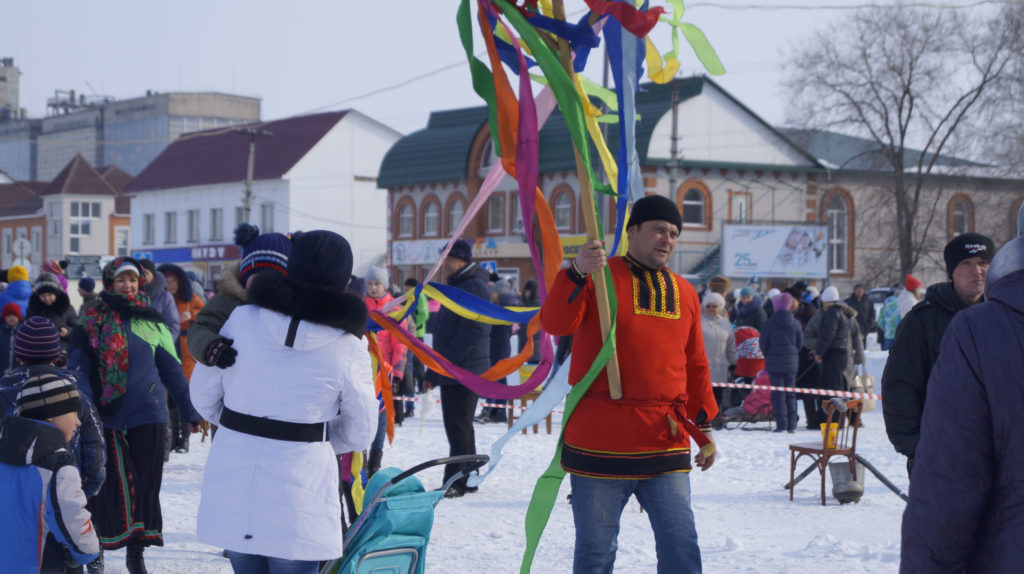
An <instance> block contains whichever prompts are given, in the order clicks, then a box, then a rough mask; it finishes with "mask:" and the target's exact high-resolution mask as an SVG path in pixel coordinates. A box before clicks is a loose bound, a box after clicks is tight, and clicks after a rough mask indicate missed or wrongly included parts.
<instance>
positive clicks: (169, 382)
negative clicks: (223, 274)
mask: <svg viewBox="0 0 1024 574" xmlns="http://www.w3.org/2000/svg"><path fill="white" fill-rule="evenodd" d="M139 271H140V268H139V264H138V262H136V261H135V260H134V259H131V258H128V257H119V258H117V259H115V260H114V261H112V262H110V263H108V264H107V266H106V267H104V268H103V292H101V293H100V297H99V299H100V300H99V303H98V304H97V305H96V306H95V307H93V308H91V309H89V310H88V311H86V313H85V316H84V317H83V320H82V324H80V325H79V326H77V327H75V330H74V331H73V333H72V337H71V347H70V352H69V356H68V368H69V370H72V369H78V371H79V373H80V374H79V378H78V385H79V390H80V391H81V392H82V393H83V394H84V395H85V396H88V397H89V398H90V399H92V401H93V403H94V404H95V405H96V407H97V408H98V410H99V412H100V417H101V418H102V420H103V427H104V429H105V431H104V432H105V438H106V441H107V480H106V482H105V483H104V484H103V488H102V489H101V490H100V492H99V494H97V495H96V496H95V497H94V498H92V499H91V500H90V501H89V509H90V511H91V512H92V517H93V524H94V525H95V527H96V530H97V534H98V535H99V538H100V543H101V544H102V546H103V547H104V548H106V549H107V550H114V549H117V548H121V547H124V546H127V547H128V552H127V567H128V571H129V572H130V573H132V574H135V573H145V572H146V567H145V563H144V562H143V559H142V553H143V549H144V548H145V547H146V546H163V543H164V542H163V535H162V533H161V529H162V527H163V520H162V516H161V512H160V480H161V476H162V475H163V451H164V448H163V444H164V433H165V432H166V430H165V424H166V422H167V399H166V396H167V393H170V395H171V397H172V398H173V399H174V402H175V403H177V405H178V408H179V410H180V412H181V415H182V416H183V417H184V418H185V420H187V421H189V423H190V425H189V426H190V430H191V431H192V432H197V431H198V429H199V423H200V422H201V420H202V419H201V418H200V416H199V415H198V414H197V413H196V411H195V409H194V408H193V407H192V402H191V401H190V400H189V395H188V381H187V380H186V379H185V376H184V374H182V370H181V363H180V362H179V361H178V358H177V355H176V354H175V352H174V341H173V340H172V339H171V333H170V331H169V330H168V329H167V325H165V324H164V322H163V319H162V317H161V315H160V313H159V312H158V311H156V310H155V309H153V308H152V307H150V306H149V298H148V297H147V296H146V294H145V292H144V291H142V290H141V289H140V287H142V286H143V283H144V281H145V280H144V279H143V277H142V275H141V274H140V272H139Z"/></svg>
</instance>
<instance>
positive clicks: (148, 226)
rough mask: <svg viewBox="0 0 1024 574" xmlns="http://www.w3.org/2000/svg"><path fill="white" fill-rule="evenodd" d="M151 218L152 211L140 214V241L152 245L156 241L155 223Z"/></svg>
mask: <svg viewBox="0 0 1024 574" xmlns="http://www.w3.org/2000/svg"><path fill="white" fill-rule="evenodd" d="M153 219H154V217H153V214H152V213H147V214H145V215H143V216H142V242H143V243H145V244H147V245H152V244H153V243H154V242H155V241H156V229H155V227H156V225H155V224H154V222H153Z"/></svg>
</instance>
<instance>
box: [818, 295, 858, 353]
mask: <svg viewBox="0 0 1024 574" xmlns="http://www.w3.org/2000/svg"><path fill="white" fill-rule="evenodd" d="M821 313H822V316H821V323H819V324H818V344H817V345H816V346H815V349H814V350H815V352H817V353H818V354H819V355H821V356H822V357H824V356H825V353H826V352H828V350H829V349H842V350H844V351H845V350H846V346H847V345H848V344H849V342H850V318H849V317H847V316H846V313H844V312H843V307H842V306H841V305H832V306H831V307H829V308H828V309H825V310H824V311H821Z"/></svg>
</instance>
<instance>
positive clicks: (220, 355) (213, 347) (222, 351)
mask: <svg viewBox="0 0 1024 574" xmlns="http://www.w3.org/2000/svg"><path fill="white" fill-rule="evenodd" d="M234 342H235V340H234V339H228V338H226V337H221V338H219V339H217V340H216V341H214V342H212V343H210V346H209V347H207V348H206V357H204V359H206V364H207V365H210V366H213V367H217V368H219V369H226V368H228V367H230V366H231V365H234V364H235V356H236V355H238V351H236V350H235V348H234V347H232V346H231V343H234Z"/></svg>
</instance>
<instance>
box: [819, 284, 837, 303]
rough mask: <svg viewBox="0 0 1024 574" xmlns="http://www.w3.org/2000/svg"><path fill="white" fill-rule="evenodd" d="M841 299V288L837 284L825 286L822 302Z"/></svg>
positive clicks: (832, 301) (833, 301)
mask: <svg viewBox="0 0 1024 574" xmlns="http://www.w3.org/2000/svg"><path fill="white" fill-rule="evenodd" d="M838 300H839V289H837V288H836V286H835V285H829V286H828V287H825V290H824V291H822V292H821V302H822V303H835V302H836V301H838Z"/></svg>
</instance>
